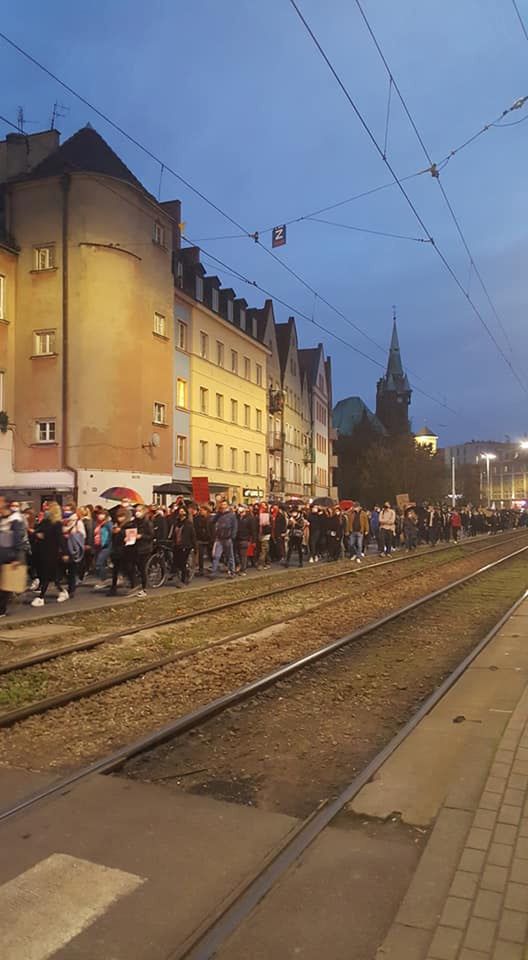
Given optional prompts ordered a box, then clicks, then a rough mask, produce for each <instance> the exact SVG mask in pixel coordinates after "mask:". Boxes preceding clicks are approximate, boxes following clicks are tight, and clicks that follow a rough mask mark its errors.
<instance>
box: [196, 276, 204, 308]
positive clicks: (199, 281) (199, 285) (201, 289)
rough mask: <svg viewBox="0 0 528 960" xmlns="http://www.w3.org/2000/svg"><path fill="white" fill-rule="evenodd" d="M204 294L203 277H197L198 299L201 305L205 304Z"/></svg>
mask: <svg viewBox="0 0 528 960" xmlns="http://www.w3.org/2000/svg"><path fill="white" fill-rule="evenodd" d="M203 292H204V287H203V277H196V299H197V300H199V301H200V303H202V302H203Z"/></svg>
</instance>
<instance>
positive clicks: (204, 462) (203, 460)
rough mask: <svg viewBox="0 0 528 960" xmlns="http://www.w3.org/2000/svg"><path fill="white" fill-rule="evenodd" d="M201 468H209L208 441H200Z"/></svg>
mask: <svg viewBox="0 0 528 960" xmlns="http://www.w3.org/2000/svg"><path fill="white" fill-rule="evenodd" d="M200 466H201V467H206V466H207V440H200Z"/></svg>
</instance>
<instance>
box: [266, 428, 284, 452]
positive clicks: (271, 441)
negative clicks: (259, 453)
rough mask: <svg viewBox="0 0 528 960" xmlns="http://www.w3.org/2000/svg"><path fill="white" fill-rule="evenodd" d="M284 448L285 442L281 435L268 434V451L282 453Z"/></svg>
mask: <svg viewBox="0 0 528 960" xmlns="http://www.w3.org/2000/svg"><path fill="white" fill-rule="evenodd" d="M283 446H284V440H283V437H282V434H280V433H273V432H272V433H269V434H268V450H271V451H272V452H274V451H280V450H282V448H283Z"/></svg>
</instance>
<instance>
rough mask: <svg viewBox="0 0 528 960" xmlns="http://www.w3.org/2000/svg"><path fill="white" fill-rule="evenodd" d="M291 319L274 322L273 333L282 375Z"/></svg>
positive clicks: (290, 332) (290, 333)
mask: <svg viewBox="0 0 528 960" xmlns="http://www.w3.org/2000/svg"><path fill="white" fill-rule="evenodd" d="M291 325H292V321H291V319H290V320H287V322H286V323H276V324H275V335H276V337H277V348H278V351H279V362H280V367H281V370H282V374H283V375H284V371H285V369H286V364H287V362H288V353H289V352H290V342H291V335H292V326H291Z"/></svg>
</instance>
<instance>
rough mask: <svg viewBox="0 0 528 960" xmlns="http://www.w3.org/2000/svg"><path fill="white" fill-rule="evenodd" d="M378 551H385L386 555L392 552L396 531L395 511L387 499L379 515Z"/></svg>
mask: <svg viewBox="0 0 528 960" xmlns="http://www.w3.org/2000/svg"><path fill="white" fill-rule="evenodd" d="M379 532H380V551H383V550H384V551H385V553H386V555H387V556H388V557H390V556H391V554H392V541H393V537H394V534H395V533H396V511H395V510H393V509H392V507H391V505H390V503H389V501H388V500H386V501H385V503H384V504H383V510H381V511H380V515H379Z"/></svg>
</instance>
